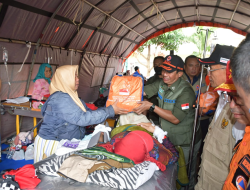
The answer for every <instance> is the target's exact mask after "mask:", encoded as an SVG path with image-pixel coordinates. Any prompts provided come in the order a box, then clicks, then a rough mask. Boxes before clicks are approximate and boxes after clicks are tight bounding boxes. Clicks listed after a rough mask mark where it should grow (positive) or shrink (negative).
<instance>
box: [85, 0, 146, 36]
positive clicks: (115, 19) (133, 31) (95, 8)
mask: <svg viewBox="0 0 250 190" xmlns="http://www.w3.org/2000/svg"><path fill="white" fill-rule="evenodd" d="M83 1H84V2H85V3H87V4H88V5H90V6H91V7H94V8H95V9H96V10H98V11H100V12H101V13H103V14H105V15H106V16H108V17H110V18H112V19H113V20H115V21H116V22H118V23H119V24H121V25H123V26H124V27H125V28H127V29H129V30H130V31H132V32H134V33H136V34H137V35H139V36H141V37H142V38H144V39H145V38H146V37H144V36H143V35H141V34H140V33H138V32H136V31H135V30H133V29H132V28H130V27H128V26H127V25H126V24H124V23H122V22H121V21H119V20H117V19H116V18H115V17H113V16H111V15H110V14H108V13H106V12H105V11H103V10H101V9H100V8H98V7H96V6H95V5H93V4H91V3H90V2H88V1H86V0H83Z"/></svg>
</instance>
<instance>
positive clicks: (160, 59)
mask: <svg viewBox="0 0 250 190" xmlns="http://www.w3.org/2000/svg"><path fill="white" fill-rule="evenodd" d="M163 61H164V57H162V56H157V57H155V58H154V61H153V64H154V70H155V74H154V76H152V77H150V78H149V79H148V80H147V83H146V84H147V85H148V84H152V83H154V82H155V81H157V80H161V79H162V75H161V71H162V67H160V65H162V64H163ZM148 100H149V101H150V102H152V103H153V104H155V105H156V106H158V100H157V95H154V96H153V97H151V98H149V99H148ZM148 118H149V119H151V120H152V121H153V122H154V124H155V125H159V116H158V115H157V114H156V113H154V112H148Z"/></svg>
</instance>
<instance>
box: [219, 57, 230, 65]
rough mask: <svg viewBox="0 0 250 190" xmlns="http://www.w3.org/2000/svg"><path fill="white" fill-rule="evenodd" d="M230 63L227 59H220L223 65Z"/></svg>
mask: <svg viewBox="0 0 250 190" xmlns="http://www.w3.org/2000/svg"><path fill="white" fill-rule="evenodd" d="M228 61H229V59H227V58H224V57H221V58H220V62H221V63H225V64H227V62H228Z"/></svg>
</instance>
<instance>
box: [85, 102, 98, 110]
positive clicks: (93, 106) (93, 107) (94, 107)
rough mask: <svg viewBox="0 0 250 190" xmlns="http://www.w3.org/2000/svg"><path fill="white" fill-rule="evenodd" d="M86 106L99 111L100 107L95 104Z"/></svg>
mask: <svg viewBox="0 0 250 190" xmlns="http://www.w3.org/2000/svg"><path fill="white" fill-rule="evenodd" d="M85 104H86V106H87V107H88V108H89V109H91V110H97V109H98V107H96V106H95V104H88V103H85Z"/></svg>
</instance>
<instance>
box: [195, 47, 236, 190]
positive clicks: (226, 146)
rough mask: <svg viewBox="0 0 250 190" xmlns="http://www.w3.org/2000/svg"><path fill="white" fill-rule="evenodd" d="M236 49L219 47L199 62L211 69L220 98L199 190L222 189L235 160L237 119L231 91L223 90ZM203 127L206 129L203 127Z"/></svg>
mask: <svg viewBox="0 0 250 190" xmlns="http://www.w3.org/2000/svg"><path fill="white" fill-rule="evenodd" d="M233 50H234V47H232V46H222V45H218V44H217V45H216V47H215V49H214V51H213V53H212V54H211V56H210V57H209V58H207V59H199V62H200V63H201V64H206V65H208V66H209V67H208V76H209V79H210V82H211V86H212V87H215V88H216V87H218V89H217V92H218V94H219V95H220V97H219V102H218V106H217V109H216V112H215V114H214V118H213V120H212V122H211V123H210V125H209V129H208V133H207V135H206V138H205V144H204V148H203V154H202V158H201V159H202V162H201V165H200V171H199V178H198V183H197V185H196V186H195V189H196V190H207V189H215V190H216V189H222V187H223V184H224V181H225V179H226V177H227V175H228V166H229V163H230V160H231V158H232V155H233V152H232V149H233V146H234V145H235V139H234V138H233V134H232V133H233V132H232V129H233V126H234V124H235V119H234V118H233V115H232V114H231V112H230V106H229V104H227V99H226V98H225V97H227V91H228V90H225V88H221V86H220V85H222V86H223V83H225V82H226V66H227V63H228V62H229V59H230V57H231V55H232V52H233ZM201 127H202V126H201Z"/></svg>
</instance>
